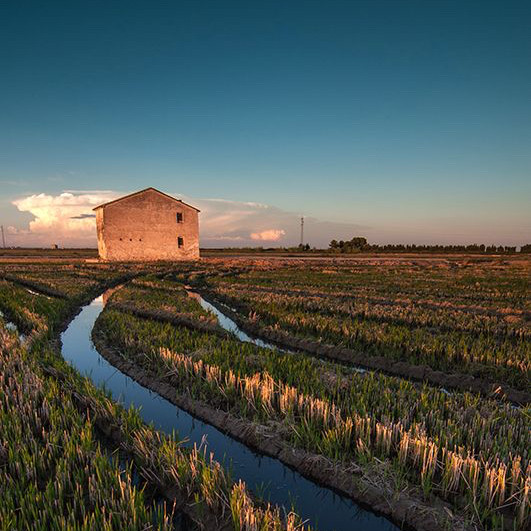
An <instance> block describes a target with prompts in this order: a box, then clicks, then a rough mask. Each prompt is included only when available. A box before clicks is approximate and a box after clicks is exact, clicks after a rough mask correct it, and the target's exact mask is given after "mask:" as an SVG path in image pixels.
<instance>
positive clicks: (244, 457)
mask: <svg viewBox="0 0 531 531" xmlns="http://www.w3.org/2000/svg"><path fill="white" fill-rule="evenodd" d="M103 300H104V296H100V297H98V298H96V299H94V300H93V301H92V302H91V303H90V304H89V305H88V306H85V307H84V308H83V309H82V311H81V312H80V313H79V314H78V315H77V317H75V319H74V320H73V321H72V322H71V323H70V325H69V326H68V328H67V330H66V331H65V332H64V333H63V334H62V336H61V339H62V345H63V346H62V352H63V356H64V358H65V359H66V360H67V361H68V362H69V363H70V364H72V365H73V366H74V367H75V368H76V369H77V370H78V371H79V372H81V373H82V374H86V375H88V376H90V378H91V379H92V381H93V382H94V383H95V384H96V385H100V386H101V385H103V386H105V388H106V389H107V390H108V391H110V392H111V393H112V396H113V398H114V399H115V400H118V401H120V402H121V403H123V404H124V405H125V406H126V407H128V406H131V405H134V406H135V407H140V408H141V409H140V414H141V416H142V418H143V419H144V421H145V422H147V423H152V424H153V425H154V426H155V428H157V429H159V430H162V431H164V432H166V433H170V432H172V431H173V430H176V431H177V432H178V433H179V436H180V437H181V438H183V439H184V438H186V440H187V442H186V443H185V444H186V445H188V446H192V445H193V444H194V443H195V444H200V443H201V442H202V441H203V440H204V439H205V438H206V441H207V445H208V449H209V450H210V451H211V452H214V455H215V457H216V459H217V460H218V461H222V462H224V463H225V465H226V466H229V467H230V469H231V472H232V475H233V477H234V478H235V479H240V478H241V479H242V480H244V481H245V482H246V483H247V485H248V486H249V487H250V488H251V489H252V490H253V491H255V492H257V493H258V494H260V495H262V496H263V497H265V498H266V499H269V500H270V501H271V502H273V503H277V504H279V505H283V506H285V507H287V508H290V507H291V506H294V507H295V509H296V510H297V512H298V513H299V514H300V515H301V516H302V517H303V518H304V519H305V520H307V521H308V523H310V524H311V525H313V526H317V527H318V528H319V529H320V530H322V531H323V530H326V531H332V530H337V531H340V530H345V531H347V530H348V531H353V530H359V531H391V530H398V527H397V526H395V525H394V524H392V523H391V522H390V521H388V520H387V519H386V518H384V517H381V516H377V515H375V514H374V513H372V512H370V511H368V510H366V509H363V508H362V507H360V506H359V505H357V504H356V503H354V502H353V501H352V500H350V499H348V498H346V497H344V496H340V495H338V494H336V493H334V492H333V491H331V490H330V489H327V488H323V487H320V486H318V485H316V484H314V483H312V482H311V481H309V480H307V479H305V478H304V477H303V476H301V475H300V474H299V473H298V472H295V471H293V470H291V469H290V468H288V467H287V466H285V465H283V464H282V463H281V462H280V461H278V460H276V459H273V458H270V457H267V456H263V455H260V454H257V453H255V452H253V451H252V450H250V449H249V448H247V447H246V446H245V445H243V444H241V443H240V442H238V441H235V440H234V439H231V438H230V437H228V436H227V435H225V434H223V433H222V432H220V431H219V430H217V429H216V428H214V427H213V426H210V425H209V424H205V423H204V422H202V421H200V420H197V419H195V418H194V417H192V416H191V415H189V414H188V413H186V412H185V411H183V410H181V409H180V408H178V407H176V406H174V405H173V404H171V403H170V402H168V401H167V400H165V399H163V398H162V397H160V396H159V395H157V394H156V393H153V392H152V391H150V390H148V389H146V388H144V387H142V386H141V385H140V384H138V383H137V382H135V381H134V380H132V379H131V378H129V377H128V376H126V375H125V374H123V373H122V372H121V371H119V370H118V369H116V368H115V367H113V366H112V365H111V364H110V363H108V362H107V361H106V360H105V359H104V358H103V357H102V356H101V355H100V354H99V353H98V352H97V351H96V349H95V348H94V345H93V344H92V341H91V338H90V336H91V331H92V328H93V326H94V323H95V321H96V319H97V317H98V315H99V314H100V313H101V312H102V310H103V307H104V302H103ZM207 304H208V303H207ZM234 325H235V324H234ZM240 332H241V331H240ZM249 339H251V338H249ZM262 346H268V345H262Z"/></svg>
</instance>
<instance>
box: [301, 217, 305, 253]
mask: <svg viewBox="0 0 531 531" xmlns="http://www.w3.org/2000/svg"><path fill="white" fill-rule="evenodd" d="M303 245H304V217H301V247H302V246H303Z"/></svg>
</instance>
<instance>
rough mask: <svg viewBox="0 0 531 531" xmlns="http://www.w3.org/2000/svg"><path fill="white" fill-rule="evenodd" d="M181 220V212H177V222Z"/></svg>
mask: <svg viewBox="0 0 531 531" xmlns="http://www.w3.org/2000/svg"><path fill="white" fill-rule="evenodd" d="M182 222H183V213H182V212H177V223H182Z"/></svg>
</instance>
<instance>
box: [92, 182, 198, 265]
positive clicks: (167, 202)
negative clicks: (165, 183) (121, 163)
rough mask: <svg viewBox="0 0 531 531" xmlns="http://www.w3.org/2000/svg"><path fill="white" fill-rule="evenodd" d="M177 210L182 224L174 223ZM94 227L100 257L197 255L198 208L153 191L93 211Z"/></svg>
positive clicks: (182, 257) (181, 257)
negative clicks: (180, 241) (95, 228)
mask: <svg viewBox="0 0 531 531" xmlns="http://www.w3.org/2000/svg"><path fill="white" fill-rule="evenodd" d="M178 212H181V213H182V215H183V221H182V223H178V222H177V213H178ZM96 226H97V231H98V250H99V254H100V258H101V259H103V260H120V261H122V260H124V261H125V260H193V259H197V258H199V216H198V212H197V210H196V209H194V208H192V207H190V206H188V205H185V204H184V203H181V202H180V201H177V200H174V199H171V198H170V197H168V196H166V195H164V194H162V193H159V192H157V191H156V190H151V189H149V190H146V191H144V192H141V193H139V194H133V195H132V196H128V197H125V198H123V199H121V200H119V201H115V202H112V203H109V204H107V205H103V206H102V207H100V208H98V209H97V210H96ZM179 238H182V243H183V246H182V248H179V245H178V242H179Z"/></svg>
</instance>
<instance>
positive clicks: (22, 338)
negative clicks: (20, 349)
mask: <svg viewBox="0 0 531 531" xmlns="http://www.w3.org/2000/svg"><path fill="white" fill-rule="evenodd" d="M0 317H1V318H2V319H3V320H4V326H5V327H6V329H7V330H9V331H10V332H14V333H15V334H18V338H19V340H20V342H21V343H24V341H26V334H23V333H22V332H19V331H18V328H17V325H16V324H15V323H13V322H11V321H8V320H7V319H6V318H5V315H4V312H3V311H2V310H0Z"/></svg>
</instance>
